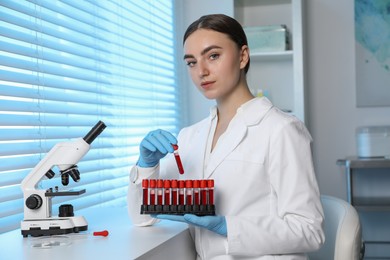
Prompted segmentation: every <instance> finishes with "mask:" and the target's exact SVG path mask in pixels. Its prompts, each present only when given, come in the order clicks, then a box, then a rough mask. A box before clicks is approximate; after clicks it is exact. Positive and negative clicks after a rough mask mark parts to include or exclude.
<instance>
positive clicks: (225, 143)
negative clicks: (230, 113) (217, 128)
mask: <svg viewBox="0 0 390 260" xmlns="http://www.w3.org/2000/svg"><path fill="white" fill-rule="evenodd" d="M242 119H243V118H242V117H241V116H238V117H237V118H235V119H234V122H232V124H231V125H229V129H228V131H226V132H225V134H224V136H222V139H221V138H220V140H218V144H217V146H216V147H215V149H214V151H213V153H212V154H211V155H210V161H209V163H208V166H207V168H206V171H205V178H206V179H207V178H209V177H210V175H211V174H212V173H213V172H214V170H215V169H216V168H217V167H218V165H220V164H221V163H222V161H223V160H224V159H225V158H226V156H228V155H229V154H230V153H231V152H232V151H233V150H234V149H235V148H236V147H237V145H238V144H239V143H240V142H241V140H242V139H243V138H244V136H245V133H246V132H247V125H246V124H245V122H244V121H243V120H242Z"/></svg>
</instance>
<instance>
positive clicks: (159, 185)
mask: <svg viewBox="0 0 390 260" xmlns="http://www.w3.org/2000/svg"><path fill="white" fill-rule="evenodd" d="M163 188H164V181H163V180H161V179H158V180H157V205H162V204H163Z"/></svg>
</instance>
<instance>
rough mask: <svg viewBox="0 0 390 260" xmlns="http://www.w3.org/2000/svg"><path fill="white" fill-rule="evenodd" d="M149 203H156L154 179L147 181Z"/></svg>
mask: <svg viewBox="0 0 390 260" xmlns="http://www.w3.org/2000/svg"><path fill="white" fill-rule="evenodd" d="M149 205H156V180H155V179H151V180H150V181H149Z"/></svg>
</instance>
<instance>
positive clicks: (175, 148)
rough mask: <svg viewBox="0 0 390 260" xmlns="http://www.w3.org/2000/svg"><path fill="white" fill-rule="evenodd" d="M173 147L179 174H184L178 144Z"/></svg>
mask: <svg viewBox="0 0 390 260" xmlns="http://www.w3.org/2000/svg"><path fill="white" fill-rule="evenodd" d="M172 147H173V155H174V156H175V160H176V164H177V168H178V169H179V173H180V174H184V168H183V164H182V163H181V158H180V155H179V151H178V149H179V146H178V145H177V144H172Z"/></svg>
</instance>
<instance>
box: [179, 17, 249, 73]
mask: <svg viewBox="0 0 390 260" xmlns="http://www.w3.org/2000/svg"><path fill="white" fill-rule="evenodd" d="M198 29H207V30H213V31H217V32H220V33H224V34H226V35H227V36H229V38H230V39H231V40H232V41H233V42H235V43H236V44H237V46H238V48H239V49H241V47H242V46H244V45H248V40H247V39H246V35H245V32H244V29H243V28H242V26H241V24H240V23H239V22H237V21H236V20H235V19H233V18H231V17H229V16H227V15H224V14H209V15H204V16H202V17H200V18H199V19H198V20H196V21H195V22H193V23H192V24H190V26H188V28H187V30H186V32H185V33H184V37H183V45H184V42H185V41H186V40H187V38H188V37H189V36H190V35H191V34H192V33H194V32H195V31H196V30H198ZM249 66H250V60H248V63H247V64H246V66H245V73H247V72H248V70H249Z"/></svg>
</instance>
